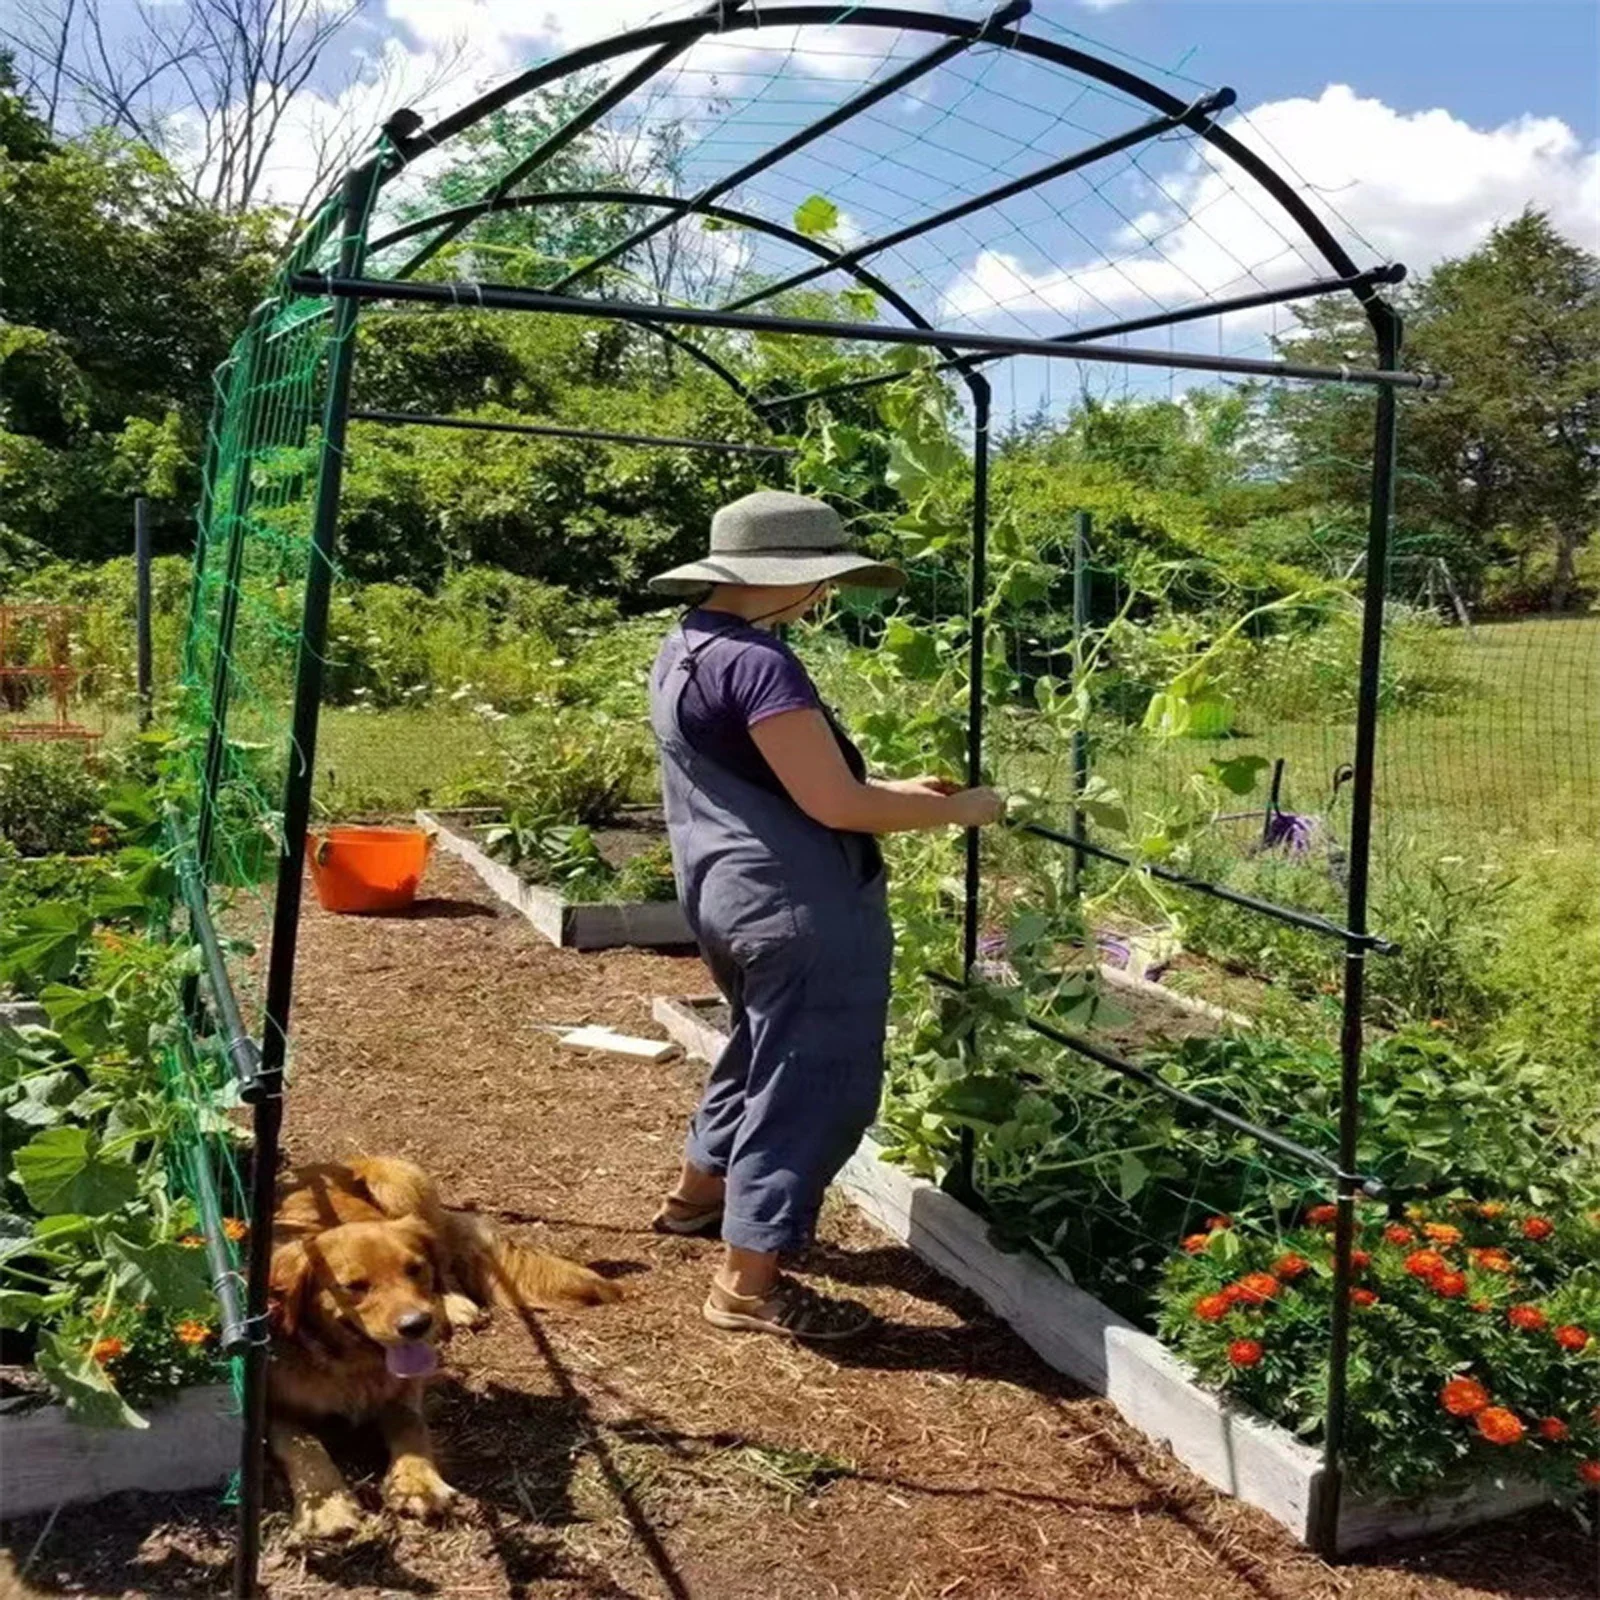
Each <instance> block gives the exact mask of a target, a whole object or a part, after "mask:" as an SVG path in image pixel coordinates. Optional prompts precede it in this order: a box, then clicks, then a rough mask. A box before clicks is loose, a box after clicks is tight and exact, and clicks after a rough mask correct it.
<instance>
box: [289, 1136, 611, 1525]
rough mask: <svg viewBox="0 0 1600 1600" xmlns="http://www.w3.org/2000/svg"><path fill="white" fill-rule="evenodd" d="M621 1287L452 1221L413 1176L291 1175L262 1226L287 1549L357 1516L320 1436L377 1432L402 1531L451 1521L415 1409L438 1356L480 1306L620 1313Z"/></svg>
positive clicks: (334, 1170)
mask: <svg viewBox="0 0 1600 1600" xmlns="http://www.w3.org/2000/svg"><path fill="white" fill-rule="evenodd" d="M621 1297H622V1291H621V1290H620V1289H619V1288H618V1287H617V1285H616V1284H614V1283H611V1282H609V1281H608V1280H607V1279H605V1278H602V1277H601V1276H600V1275H599V1273H597V1272H591V1271H590V1270H589V1268H587V1267H580V1266H577V1265H575V1264H574V1263H573V1262H570V1261H563V1260H560V1259H559V1258H558V1257H555V1256H547V1255H539V1254H537V1253H536V1252H534V1251H532V1250H526V1249H523V1248H522V1247H521V1246H520V1245H515V1244H512V1243H510V1242H509V1241H507V1240H504V1239H502V1238H500V1237H499V1236H498V1235H497V1234H496V1233H495V1231H494V1229H493V1228H491V1227H490V1226H489V1224H488V1223H487V1222H485V1221H484V1220H483V1219H482V1218H481V1217H478V1216H474V1215H473V1214H472V1213H470V1212H464V1211H452V1210H450V1209H449V1208H447V1207H446V1206H445V1205H444V1203H443V1202H442V1201H441V1200H440V1198H439V1193H438V1190H437V1189H436V1188H435V1186H434V1183H433V1180H432V1179H431V1178H430V1177H429V1176H428V1175H427V1173H425V1172H423V1171H422V1169H421V1168H420V1167H417V1166H414V1165H412V1163H411V1162H409V1161H397V1160H392V1159H389V1158H386V1157H373V1158H368V1159H362V1160H357V1161H352V1162H350V1163H349V1164H348V1165H344V1166H341V1165H326V1166H309V1167H301V1168H299V1169H298V1170H297V1171H294V1172H292V1173H290V1174H289V1175H288V1177H287V1179H286V1181H285V1183H284V1184H283V1185H282V1186H281V1187H280V1190H279V1196H278V1208H277V1214H276V1216H275V1217H274V1218H273V1225H272V1281H271V1300H270V1308H271V1315H270V1321H271V1328H272V1359H271V1364H270V1367H269V1384H268V1408H269V1417H270V1439H271V1444H272V1451H273V1454H274V1455H275V1456H276V1457H277V1460H278V1462H279V1465H280V1466H281V1467H282V1468H283V1472H284V1476H285V1477H286V1478H287V1479H288V1481H289V1490H290V1493H291V1494H292V1495H293V1497H294V1524H293V1530H294V1535H295V1537H297V1538H299V1539H303V1540H323V1539H339V1538H345V1537H348V1536H349V1535H350V1534H353V1533H355V1532H356V1531H357V1529H358V1528H359V1527H360V1525H361V1511H360V1507H359V1506H358V1505H357V1503H356V1500H355V1497H354V1496H353V1495H352V1494H351V1493H350V1490H349V1488H348V1486H347V1485H346V1483H345V1481H344V1478H343V1477H342V1476H341V1474H340V1472H339V1469H338V1468H337V1467H336V1466H335V1465H334V1464H333V1460H332V1458H331V1457H330V1456H329V1454H328V1452H327V1449H326V1448H325V1447H324V1445H323V1444H322V1441H321V1440H320V1439H319V1438H318V1437H317V1436H316V1434H315V1433H314V1432H313V1428H314V1427H315V1425H316V1424H317V1423H318V1422H319V1421H326V1420H328V1419H332V1418H344V1419H347V1420H348V1421H351V1422H358V1423H359V1422H376V1423H377V1424H378V1426H379V1428H380V1429H381V1430H382V1432H383V1435H384V1439H385V1442H386V1443H387V1445H388V1449H389V1458H390V1464H389V1470H388V1473H387V1475H386V1477H385V1478H384V1484H383V1493H384V1499H385V1501H386V1502H387V1504H388V1505H389V1506H390V1507H391V1508H392V1509H393V1510H395V1511H398V1512H400V1513H402V1514H404V1515H407V1516H416V1517H434V1516H439V1515H442V1514H443V1513H444V1512H446V1511H447V1510H449V1509H450V1506H451V1504H452V1502H453V1501H454V1500H455V1498H456V1494H455V1491H454V1490H453V1489H452V1488H451V1487H450V1485H449V1484H447V1483H446V1482H445V1481H444V1479H443V1478H442V1477H441V1476H440V1474H439V1469H438V1467H437V1466H436V1465H435V1464H434V1460H433V1451H432V1446H431V1444H430V1441H429V1438H428V1428H427V1424H426V1423H425V1422H424V1421H423V1417H422V1394H423V1390H424V1388H425V1386H426V1384H427V1382H428V1380H429V1379H430V1378H431V1377H432V1376H433V1375H434V1374H435V1373H436V1372H437V1370H438V1366H439V1354H438V1346H439V1345H440V1344H441V1343H443V1342H444V1341H445V1340H447V1339H448V1338H449V1337H450V1334H451V1332H452V1331H453V1330H454V1329H456V1328H462V1327H477V1326H481V1325H482V1323H483V1322H485V1321H486V1320H487V1319H488V1316H489V1310H488V1308H489V1307H490V1306H502V1307H506V1308H509V1309H512V1310H518V1311H520V1310H552V1309H556V1308H558V1307H566V1306H592V1305H602V1304H605V1303H606V1302H608V1301H612V1300H618V1299H620V1298H621Z"/></svg>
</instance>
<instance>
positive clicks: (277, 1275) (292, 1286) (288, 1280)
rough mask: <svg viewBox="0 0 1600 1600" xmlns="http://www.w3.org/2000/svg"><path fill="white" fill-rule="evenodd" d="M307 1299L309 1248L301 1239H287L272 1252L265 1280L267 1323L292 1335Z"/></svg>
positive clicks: (302, 1318) (307, 1301) (309, 1284)
mask: <svg viewBox="0 0 1600 1600" xmlns="http://www.w3.org/2000/svg"><path fill="white" fill-rule="evenodd" d="M310 1301H311V1252H310V1251H309V1250H307V1249H306V1246H305V1241H304V1240H303V1239H291V1240H290V1241H289V1243H287V1244H282V1245H279V1246H278V1248H277V1249H276V1250H274V1251H273V1253H272V1275H271V1277H270V1278H268V1280H267V1325H268V1327H270V1328H271V1329H272V1331H273V1332H274V1333H277V1334H281V1335H282V1336H283V1337H284V1338H285V1339H292V1338H293V1337H294V1336H295V1334H296V1333H297V1332H298V1331H299V1328H300V1324H301V1323H302V1322H303V1321H304V1320H305V1315H306V1311H307V1308H308V1307H309V1305H310Z"/></svg>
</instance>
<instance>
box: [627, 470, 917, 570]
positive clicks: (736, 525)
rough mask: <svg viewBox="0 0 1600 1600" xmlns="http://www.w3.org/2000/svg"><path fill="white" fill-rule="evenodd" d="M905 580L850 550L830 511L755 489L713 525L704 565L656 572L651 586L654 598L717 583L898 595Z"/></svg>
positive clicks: (726, 508) (791, 496)
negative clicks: (836, 587)
mask: <svg viewBox="0 0 1600 1600" xmlns="http://www.w3.org/2000/svg"><path fill="white" fill-rule="evenodd" d="M905 581H906V575H905V573H903V572H902V571H901V570H900V569H899V568H898V567H891V566H886V565H884V563H882V562H880V561H873V560H872V559H871V558H870V557H868V556H863V555H857V554H856V553H855V552H854V551H853V550H851V549H850V545H849V540H848V539H847V538H846V537H845V530H844V523H843V522H842V521H841V520H840V518H839V513H838V512H837V511H835V510H834V509H833V507H832V506H829V505H824V504H823V502H822V501H820V500H812V499H809V498H808V497H807V496H805V495H803V494H787V493H785V492H784V491H783V490H781V489H758V490H757V491H756V492H755V493H754V494H747V495H746V496H745V497H744V498H743V499H742V500H735V501H734V502H733V503H732V504H731V505H726V506H723V508H722V509H721V510H720V511H719V512H717V514H716V515H715V516H714V517H713V518H712V519H711V548H710V550H709V551H708V552H707V553H706V555H705V557H704V558H703V559H702V560H699V561H691V562H689V563H688V564H687V565H685V566H681V567H674V568H673V569H672V570H671V571H670V572H662V573H658V574H657V575H656V576H655V577H653V578H652V579H651V580H650V588H651V589H653V590H654V591H655V592H656V593H657V594H674V595H695V594H699V593H700V592H701V591H702V590H703V589H705V588H707V587H708V586H709V585H711V584H716V583H740V584H759V585H762V586H768V585H779V584H798V583H841V584H851V585H854V586H857V587H859V588H863V589H898V588H899V587H900V585H901V584H903V583H904V582H905Z"/></svg>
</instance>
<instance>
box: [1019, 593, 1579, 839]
mask: <svg viewBox="0 0 1600 1600" xmlns="http://www.w3.org/2000/svg"><path fill="white" fill-rule="evenodd" d="M1452 640H1453V649H1452V651H1451V654H1450V658H1449V659H1450V667H1451V670H1452V672H1453V673H1454V674H1455V675H1456V676H1457V677H1458V678H1459V680H1460V691H1459V693H1457V694H1455V695H1453V696H1451V698H1450V699H1449V700H1448V701H1447V702H1446V703H1445V704H1443V705H1441V706H1440V707H1438V708H1437V709H1429V710H1414V711H1397V712H1393V713H1390V714H1387V715H1385V716H1384V717H1383V719H1382V721H1381V723H1380V725H1379V732H1378V782H1377V791H1376V800H1377V836H1378V844H1379V848H1380V851H1381V850H1382V849H1384V848H1386V847H1390V846H1401V847H1403V846H1405V845H1408V844H1410V845H1415V844H1417V843H1419V842H1426V844H1427V846H1428V847H1429V848H1437V849H1439V850H1444V851H1448V850H1452V849H1453V850H1455V851H1456V852H1457V853H1462V852H1466V853H1473V852H1480V851H1489V852H1491V853H1492V852H1494V851H1496V850H1498V849H1500V848H1502V847H1503V846H1504V844H1505V843H1506V842H1507V841H1510V842H1513V843H1518V842H1524V841H1526V840H1528V839H1530V838H1535V837H1537V838H1539V839H1545V840H1556V839H1561V838H1572V837H1580V838H1581V837H1587V838H1590V839H1596V838H1600V617H1574V618H1538V619H1533V620H1529V621H1522V622H1498V623H1489V624H1486V625H1481V626H1479V627H1477V628H1476V629H1474V631H1473V635H1472V636H1471V637H1470V638H1469V637H1467V636H1465V635H1453V636H1452ZM1240 727H1241V732H1240V733H1239V734H1238V735H1237V736H1235V737H1232V738H1228V739H1216V740H1203V739H1180V740H1174V741H1170V742H1167V743H1164V744H1158V743H1156V742H1154V741H1152V740H1149V739H1147V738H1144V737H1143V736H1140V735H1138V734H1137V733H1132V734H1125V735H1124V736H1122V737H1120V738H1117V737H1110V738H1106V739H1103V740H1101V741H1100V745H1099V749H1098V751H1097V753H1096V756H1095V758H1094V759H1093V760H1092V763H1091V766H1092V770H1093V771H1095V772H1097V773H1100V774H1101V775H1103V776H1104V777H1105V778H1106V779H1107V781H1108V782H1110V783H1112V784H1113V785H1114V786H1115V787H1117V788H1118V789H1119V790H1121V791H1122V792H1123V794H1124V795H1126V796H1127V797H1128V799H1129V800H1130V801H1131V802H1132V803H1133V805H1134V806H1135V807H1136V808H1141V809H1144V808H1147V809H1149V810H1152V811H1156V810H1160V809H1162V808H1163V807H1164V806H1165V805H1167V804H1170V802H1171V800H1172V798H1173V797H1174V796H1175V795H1176V794H1177V792H1178V789H1179V787H1180V786H1181V785H1182V783H1183V782H1184V781H1185V779H1186V778H1187V777H1188V776H1189V775H1190V774H1192V773H1194V772H1197V771H1199V770H1200V769H1202V768H1204V767H1205V766H1206V765H1207V764H1208V763H1210V762H1212V761H1215V760H1221V759H1228V758H1231V757H1234V756H1242V755H1260V756H1263V757H1266V758H1267V759H1269V760H1276V759H1278V758H1280V757H1282V758H1284V759H1285V761H1286V762H1287V766H1286V769H1285V770H1286V783H1285V790H1284V803H1285V805H1286V807H1287V808H1288V809H1289V810H1294V811H1301V812H1308V813H1313V814H1317V815H1327V814H1330V803H1331V796H1332V792H1333V775H1334V773H1335V771H1336V770H1337V769H1338V768H1339V767H1340V765H1341V764H1343V763H1345V762H1348V761H1350V760H1351V758H1352V756H1353V753H1354V741H1355V729H1354V724H1353V722H1351V721H1349V720H1338V721H1327V722H1322V721H1297V722H1287V723H1281V724H1278V725H1276V726H1271V727H1265V726H1258V725H1256V724H1255V723H1254V722H1253V720H1252V718H1251V715H1250V711H1249V707H1248V704H1246V705H1245V706H1244V707H1243V708H1242V710H1241V712H1240ZM1003 777H1004V778H1010V779H1011V780H1012V781H1018V780H1019V779H1021V780H1024V781H1029V782H1032V783H1035V784H1039V783H1041V782H1044V783H1047V784H1048V785H1049V786H1051V787H1059V786H1064V785H1065V783H1066V781H1067V778H1068V767H1067V763H1066V758H1065V754H1064V752H1063V753H1055V754H1050V753H1044V754H1040V753H1035V754H1031V755H1029V756H1026V757H1023V758H1021V760H1020V761H1018V762H1015V763H1013V764H1012V765H1011V767H1010V769H1009V770H1007V771H1005V772H1004V773H1003ZM1243 805H1244V806H1249V805H1259V800H1258V799H1252V800H1250V801H1246V802H1243ZM1348 816H1349V795H1348V790H1346V791H1345V792H1344V795H1343V796H1342V798H1341V799H1340V800H1339V801H1338V802H1337V803H1336V809H1333V810H1332V811H1331V820H1332V821H1333V822H1334V825H1335V827H1336V829H1337V831H1338V832H1340V833H1343V832H1344V831H1345V829H1346V827H1347V826H1348Z"/></svg>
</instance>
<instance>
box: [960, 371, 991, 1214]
mask: <svg viewBox="0 0 1600 1600" xmlns="http://www.w3.org/2000/svg"><path fill="white" fill-rule="evenodd" d="M969 386H970V388H971V390H972V425H973V435H972V560H971V563H970V565H969V567H968V577H967V583H968V587H967V627H968V656H967V675H968V681H967V784H968V786H969V787H976V786H977V785H978V784H981V783H982V782H983V707H984V698H985V697H984V681H983V676H984V662H985V658H986V654H987V650H988V607H989V417H990V410H991V405H990V402H991V398H992V396H991V391H990V388H989V381H988V379H986V378H983V377H978V378H976V379H974V380H972V381H970V385H969ZM982 870H983V846H982V838H981V834H980V831H979V830H978V829H977V828H968V829H967V837H966V872H965V879H964V885H963V894H962V906H961V974H962V977H963V978H965V979H969V980H970V978H971V977H972V972H973V968H974V967H976V966H977V964H978V935H979V929H980V920H979V919H980V917H981V916H982V910H983V908H982V903H981V893H982V886H981V875H982ZM969 1048H972V1046H970V1045H969ZM973 1143H974V1141H973V1137H972V1130H971V1129H970V1128H963V1129H962V1130H961V1156H960V1165H959V1167H958V1169H957V1172H956V1179H957V1183H958V1185H959V1192H960V1194H961V1195H962V1197H963V1198H966V1199H971V1198H972V1197H973V1195H974V1187H973V1181H972V1165H973Z"/></svg>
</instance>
